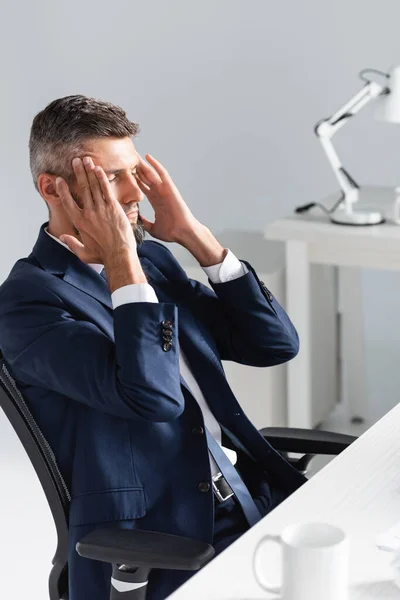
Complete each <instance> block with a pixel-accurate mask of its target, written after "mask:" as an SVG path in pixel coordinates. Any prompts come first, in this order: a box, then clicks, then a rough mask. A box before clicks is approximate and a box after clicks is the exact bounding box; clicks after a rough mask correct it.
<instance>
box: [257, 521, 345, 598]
mask: <svg viewBox="0 0 400 600" xmlns="http://www.w3.org/2000/svg"><path fill="white" fill-rule="evenodd" d="M268 542H277V543H278V544H280V545H281V546H282V558H283V560H282V566H283V568H282V584H281V585H277V584H274V583H271V582H270V581H269V580H267V579H266V577H267V576H269V571H268V564H266V563H265V561H262V559H261V556H260V555H261V553H260V548H261V547H262V546H264V545H265V544H266V543H268ZM348 562H349V543H348V538H347V536H346V534H345V533H344V531H342V530H341V529H339V527H335V526H334V525H330V524H329V523H298V524H294V525H289V526H288V527H286V528H285V529H284V530H283V533H282V535H280V536H279V535H266V536H264V537H263V538H262V539H261V540H260V541H259V543H258V544H257V547H256V549H255V552H254V558H253V568H254V575H255V578H256V580H257V581H258V583H259V585H260V586H261V587H262V588H264V589H265V590H267V591H268V592H273V593H275V594H279V595H280V597H281V600H348Z"/></svg>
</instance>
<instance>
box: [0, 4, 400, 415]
mask: <svg viewBox="0 0 400 600" xmlns="http://www.w3.org/2000/svg"><path fill="white" fill-rule="evenodd" d="M0 11H1V12H0V16H1V21H2V22H3V32H2V37H1V39H0V56H2V75H3V85H2V94H1V96H0V131H1V132H2V140H3V142H2V144H1V147H0V177H1V181H2V184H3V192H2V201H1V208H2V220H1V225H2V227H1V229H0V231H1V234H2V235H1V241H0V280H2V279H3V278H4V277H5V276H6V275H7V273H8V272H9V270H10V268H11V266H12V264H13V263H14V262H15V260H16V259H17V258H18V257H20V256H23V255H26V254H27V253H29V252H30V250H31V248H32V246H33V243H34V241H35V239H36V235H37V231H38V227H39V225H40V224H41V223H42V222H43V221H44V220H46V219H47V212H46V210H45V205H44V202H43V201H42V200H41V198H40V197H39V196H38V195H37V193H36V192H35V190H34V188H33V186H32V184H31V180H30V172H29V165H28V149H27V145H28V137H29V129H30V125H31V122H32V119H33V117H34V115H35V114H36V113H37V112H38V111H39V110H41V109H42V108H43V107H44V106H45V105H46V104H47V103H48V102H50V101H51V100H53V99H55V98H57V97H60V96H64V95H68V94H73V93H83V94H86V95H92V96H96V97H99V98H102V99H106V100H109V101H112V102H114V103H117V104H120V105H121V106H123V107H124V108H126V110H127V111H128V114H129V116H130V117H131V118H132V119H133V120H137V121H139V122H140V124H141V128H142V133H141V136H140V137H139V138H138V140H137V148H138V149H139V151H140V152H141V153H142V154H144V153H146V152H151V153H152V154H154V155H155V156H156V157H158V158H159V159H160V160H161V161H162V162H163V163H164V164H165V166H166V167H167V168H168V169H169V171H170V173H171V174H172V176H173V177H174V178H175V180H176V182H177V184H178V185H179V187H180V189H181V191H182V193H183V195H184V197H185V198H186V200H187V201H188V203H189V204H190V206H191V207H192V208H193V210H194V212H195V214H196V215H197V216H198V218H199V219H200V220H202V221H204V222H205V223H207V224H208V225H209V226H210V227H211V228H212V229H213V230H214V231H219V230H221V229H223V228H241V229H246V228H248V229H254V230H257V229H258V230H260V229H262V228H263V226H264V225H265V224H266V223H267V222H268V221H271V220H273V219H275V218H277V217H279V216H281V215H284V214H287V213H290V212H291V211H292V209H293V207H295V206H296V205H298V204H301V203H304V202H308V201H312V200H318V199H320V198H322V197H324V196H325V195H327V194H328V193H330V192H331V191H333V190H336V189H337V185H336V181H335V179H334V177H333V175H332V173H331V171H330V169H329V166H328V164H327V161H326V159H325V156H324V155H323V152H322V150H321V148H320V146H319V144H318V142H317V140H316V138H315V137H314V135H313V127H314V124H315V122H316V121H317V120H319V119H320V118H322V117H324V116H329V115H330V114H331V113H332V112H333V111H335V110H336V109H337V108H339V107H340V106H342V104H343V103H344V102H345V101H346V100H347V99H349V98H350V97H351V96H352V95H353V94H354V93H355V92H356V91H358V89H360V88H361V81H360V80H358V78H357V74H358V71H359V70H360V69H361V68H363V67H368V66H372V67H376V68H380V69H384V70H386V69H387V68H388V67H389V66H390V65H392V64H396V63H399V61H400V41H399V33H398V31H399V28H398V24H399V21H400V4H399V3H398V2H397V1H396V0H381V1H380V2H379V3H377V2H372V1H365V0H335V2H328V1H327V0H302V1H301V2H299V1H298V0H280V1H279V2H272V1H270V0H247V1H245V0H203V1H202V2H193V1H190V0H168V2H166V1H165V0H164V1H162V0H159V1H154V0H153V1H148V2H133V1H132V0H124V1H121V0H120V1H118V2H116V3H114V4H110V3H106V2H101V1H96V2H94V1H86V2H83V3H81V2H78V1H77V0H71V1H69V2H66V3H64V2H56V3H55V2H54V1H50V0H48V1H46V0H38V1H36V2H35V3H18V2H17V3H7V5H6V4H5V3H3V5H2V6H1V9H0ZM335 144H336V147H337V149H338V150H339V153H340V155H341V157H342V159H343V162H344V164H345V166H346V167H347V168H348V169H349V170H350V173H351V174H352V175H353V176H354V177H355V178H356V179H357V180H358V181H359V182H360V183H373V184H386V185H397V184H399V183H400V173H399V169H398V155H399V151H400V129H399V128H398V127H396V126H389V125H386V124H381V123H377V122H375V121H374V120H373V119H372V115H371V107H368V108H366V109H365V110H364V112H362V113H361V114H359V115H358V117H357V119H355V120H354V121H353V122H351V123H349V124H348V125H347V126H346V127H345V128H344V130H342V131H341V132H340V133H339V134H338V135H337V136H336V138H335ZM144 213H145V214H151V211H150V210H149V209H148V210H147V211H146V210H144ZM364 289H365V300H366V314H365V319H366V325H367V332H366V335H367V340H368V348H367V357H368V360H369V378H370V395H371V403H372V405H373V406H375V407H376V406H377V405H379V406H382V407H384V408H382V410H381V409H379V411H380V412H382V414H383V412H386V410H387V409H388V408H389V407H390V406H392V405H393V403H395V402H396V400H397V390H398V389H399V385H400V370H398V369H393V368H392V365H393V364H394V363H395V361H396V359H397V355H398V354H399V350H400V342H398V341H397V340H398V339H400V324H399V322H398V320H397V319H396V317H397V311H396V307H397V306H398V300H400V283H399V276H398V275H397V274H393V273H390V274H388V273H379V274H376V273H366V274H365V277H364ZM388 302H390V309H388V306H387V303H388ZM389 340H391V342H390V352H388V351H387V349H388V347H389V344H388V341H389ZM378 346H379V350H377V348H378ZM373 410H375V409H373Z"/></svg>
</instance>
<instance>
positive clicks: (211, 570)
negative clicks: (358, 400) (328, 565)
mask: <svg viewBox="0 0 400 600" xmlns="http://www.w3.org/2000/svg"><path fill="white" fill-rule="evenodd" d="M399 432H400V405H397V406H396V407H395V408H394V409H392V410H391V411H390V412H388V413H387V414H386V415H385V416H384V417H383V418H382V419H381V420H380V421H378V422H377V423H376V424H375V425H374V426H373V427H371V428H370V429H369V430H367V431H366V432H365V433H364V434H363V435H362V436H361V437H360V438H359V439H358V440H356V441H355V442H354V443H353V444H352V445H351V446H349V448H347V449H346V450H345V451H344V452H342V453H341V454H340V455H339V456H338V457H336V458H335V459H333V460H332V461H331V462H330V463H329V464H328V465H327V466H326V467H325V468H324V469H322V470H321V471H320V472H319V473H317V474H316V475H315V476H314V477H313V478H312V479H310V481H308V482H307V483H306V484H305V485H303V486H302V487H301V488H300V489H299V490H297V491H296V492H295V493H294V494H292V495H291V496H290V497H289V498H288V499H287V500H285V502H283V503H282V504H280V505H279V506H278V507H277V508H276V509H275V510H274V511H272V512H271V513H270V514H269V515H267V516H266V517H265V518H264V519H263V520H262V521H260V523H258V524H257V525H256V526H255V527H253V528H252V529H250V530H249V531H248V532H247V533H246V534H244V535H243V536H242V537H241V538H239V540H237V541H236V542H235V543H234V544H232V545H231V546H230V547H229V548H227V549H226V550H225V552H223V553H222V554H221V555H220V556H217V557H216V558H215V559H214V560H213V561H211V563H210V564H209V565H207V566H206V567H204V568H203V569H202V570H201V571H200V572H199V573H196V575H194V576H193V577H192V578H191V579H190V580H189V581H188V582H186V583H185V584H184V585H183V586H182V587H181V588H179V589H178V590H177V591H176V592H175V593H174V594H172V595H171V596H170V597H169V600H188V599H189V598H190V600H239V599H240V600H245V599H246V600H261V599H264V600H266V599H267V598H268V599H269V598H275V599H276V598H277V596H271V595H267V592H263V591H262V590H261V588H259V586H258V584H257V583H256V581H255V579H254V577H253V572H252V553H253V549H254V548H255V546H256V544H257V542H258V541H259V539H260V538H261V537H262V536H263V535H265V534H266V533H270V534H279V533H280V532H281V531H282V529H283V528H284V527H285V526H286V525H287V524H289V523H294V522H298V521H326V522H329V523H333V524H335V525H337V526H339V527H342V528H343V529H344V530H345V531H346V532H347V533H348V535H349V537H350V590H351V592H350V600H378V599H385V600H399V599H400V590H399V589H398V588H397V587H396V586H395V584H394V583H393V579H394V572H393V571H392V567H391V565H390V563H391V560H392V558H393V557H392V555H391V554H390V553H388V552H384V551H382V550H379V549H378V548H377V547H376V545H375V539H376V537H377V535H378V534H380V533H382V532H384V531H386V530H387V529H389V528H390V527H391V526H392V525H394V524H395V523H397V522H398V521H399V520H400V435H399ZM278 555H279V548H276V547H275V545H272V544H269V545H268V546H266V547H265V552H264V554H263V556H264V560H265V564H266V565H270V570H271V578H272V577H274V576H275V578H276V579H278V577H279V567H278V568H277V566H278V560H279V559H278ZM321 600H323V599H321Z"/></svg>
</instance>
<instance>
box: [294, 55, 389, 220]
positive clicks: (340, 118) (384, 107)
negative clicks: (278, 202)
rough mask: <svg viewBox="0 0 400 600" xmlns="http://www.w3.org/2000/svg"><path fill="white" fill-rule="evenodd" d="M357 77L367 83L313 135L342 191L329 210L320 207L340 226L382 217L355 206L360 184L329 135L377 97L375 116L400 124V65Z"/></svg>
mask: <svg viewBox="0 0 400 600" xmlns="http://www.w3.org/2000/svg"><path fill="white" fill-rule="evenodd" d="M366 73H376V74H378V75H380V76H383V77H384V83H383V84H382V83H377V82H376V81H372V80H370V79H368V78H367V77H365V74H366ZM360 77H361V79H362V80H363V81H365V82H366V83H365V85H364V87H363V89H362V90H361V91H360V92H358V94H356V95H355V96H354V98H352V99H351V100H349V102H347V103H346V104H345V105H344V106H343V107H342V108H341V109H339V110H338V111H337V112H336V113H335V114H333V115H332V116H331V117H330V118H329V119H323V120H322V121H319V122H318V123H317V124H316V126H315V134H316V135H317V136H318V138H319V140H320V142H321V144H322V147H323V149H324V151H325V153H326V155H327V157H328V160H329V162H330V164H331V167H332V169H333V172H334V173H335V176H336V178H337V180H338V182H339V185H340V188H341V190H342V195H341V198H340V200H339V201H338V202H337V203H336V204H335V206H334V207H333V208H332V209H331V210H330V211H327V210H326V209H325V207H322V206H321V207H322V208H324V210H325V211H326V212H329V215H330V218H331V220H332V221H333V222H334V223H340V224H343V225H377V224H379V223H383V221H384V220H385V219H384V215H383V213H382V212H379V211H376V210H371V211H369V210H365V209H363V210H360V208H359V207H357V202H358V201H359V195H360V187H359V185H358V184H357V183H356V182H355V181H354V179H353V178H352V177H351V176H350V175H349V173H348V172H347V171H346V169H345V168H344V167H343V166H342V164H341V162H340V159H339V157H338V155H337V153H336V151H335V149H334V147H333V144H332V142H331V138H332V137H333V136H334V134H335V133H336V132H337V131H338V130H339V129H340V128H341V127H343V125H344V124H345V123H347V121H348V120H349V119H350V117H353V116H354V115H356V114H357V113H358V112H359V111H360V110H361V109H362V108H363V107H364V106H366V105H367V104H368V103H369V102H370V101H371V100H374V99H377V107H376V110H375V117H376V118H377V119H379V120H383V121H387V122H389V123H400V67H395V68H394V69H392V70H391V72H390V74H388V73H383V72H382V71H377V70H376V69H364V70H363V71H361V72H360ZM378 97H379V98H378ZM312 206H315V204H311V205H307V206H306V207H301V208H300V209H298V210H297V212H303V211H304V210H308V208H311V207H312Z"/></svg>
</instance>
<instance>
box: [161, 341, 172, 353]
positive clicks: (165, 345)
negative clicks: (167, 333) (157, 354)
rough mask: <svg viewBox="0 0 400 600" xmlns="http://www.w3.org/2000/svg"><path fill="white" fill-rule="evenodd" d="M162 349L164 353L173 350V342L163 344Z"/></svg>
mask: <svg viewBox="0 0 400 600" xmlns="http://www.w3.org/2000/svg"><path fill="white" fill-rule="evenodd" d="M162 348H163V350H164V352H169V351H170V350H171V348H172V344H171V342H165V343H164V344H163V347H162Z"/></svg>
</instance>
